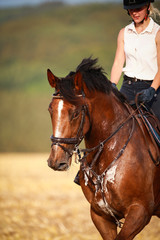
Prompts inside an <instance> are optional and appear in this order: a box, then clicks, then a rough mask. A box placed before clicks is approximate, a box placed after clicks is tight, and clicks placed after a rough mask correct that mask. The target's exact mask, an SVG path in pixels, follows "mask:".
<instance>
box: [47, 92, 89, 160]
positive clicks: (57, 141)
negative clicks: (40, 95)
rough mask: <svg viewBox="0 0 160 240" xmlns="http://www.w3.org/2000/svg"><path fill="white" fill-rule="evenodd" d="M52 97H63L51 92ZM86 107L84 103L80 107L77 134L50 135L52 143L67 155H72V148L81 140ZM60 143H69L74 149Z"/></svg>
mask: <svg viewBox="0 0 160 240" xmlns="http://www.w3.org/2000/svg"><path fill="white" fill-rule="evenodd" d="M78 97H82V95H78ZM53 98H55V99H63V96H61V95H59V93H55V94H53ZM87 110H88V108H87V106H86V105H82V108H81V113H82V116H81V122H80V125H79V128H78V131H77V135H76V137H75V138H60V137H54V136H53V135H51V137H50V139H51V141H52V145H51V147H52V146H53V145H57V146H59V147H61V148H62V149H63V151H64V152H66V153H68V155H69V157H71V156H72V155H73V152H74V150H76V149H77V146H79V144H80V143H81V141H82V140H83V137H84V136H83V126H84V122H85V115H86V113H87V112H88V111H87ZM62 144H69V145H75V146H74V150H73V151H70V150H69V149H67V148H66V147H64V146H63V145H62Z"/></svg>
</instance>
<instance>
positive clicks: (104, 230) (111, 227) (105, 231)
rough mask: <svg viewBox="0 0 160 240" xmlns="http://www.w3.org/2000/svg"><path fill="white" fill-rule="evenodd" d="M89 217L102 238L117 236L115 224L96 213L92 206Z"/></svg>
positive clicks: (107, 238)
mask: <svg viewBox="0 0 160 240" xmlns="http://www.w3.org/2000/svg"><path fill="white" fill-rule="evenodd" d="M91 217H92V221H93V223H94V224H95V226H96V228H97V230H98V231H99V233H100V234H101V236H102V238H103V240H115V239H116V236H117V226H116V224H115V223H114V222H112V221H110V220H107V219H106V218H103V217H102V216H100V215H98V214H97V213H96V212H95V211H94V210H93V209H92V208H91Z"/></svg>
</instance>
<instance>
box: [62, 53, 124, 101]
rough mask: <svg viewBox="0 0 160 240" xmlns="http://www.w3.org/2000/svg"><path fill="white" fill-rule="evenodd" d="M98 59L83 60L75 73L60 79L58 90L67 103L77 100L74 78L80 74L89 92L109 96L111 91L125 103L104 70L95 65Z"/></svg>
mask: <svg viewBox="0 0 160 240" xmlns="http://www.w3.org/2000/svg"><path fill="white" fill-rule="evenodd" d="M97 62H98V59H97V58H96V59H92V58H91V57H89V58H85V59H83V60H82V62H81V63H80V64H79V65H78V66H77V68H76V72H70V73H69V74H68V75H67V76H66V77H65V78H61V80H60V81H59V83H58V88H59V90H60V93H61V95H62V96H63V97H64V98H65V99H66V100H67V101H69V102H72V103H75V104H76V102H77V100H78V98H77V95H76V93H75V89H74V77H75V74H76V73H77V72H80V73H81V75H82V79H83V81H84V83H85V85H86V87H87V88H88V90H89V91H97V92H102V93H106V94H110V93H111V91H113V92H114V94H115V95H116V96H117V97H118V98H119V99H120V101H121V102H124V101H126V99H125V97H124V96H123V95H122V94H121V93H120V92H119V91H118V90H117V89H116V88H114V87H112V84H111V82H110V81H109V80H108V78H107V77H106V76H105V72H104V69H103V68H102V67H100V66H98V65H97Z"/></svg>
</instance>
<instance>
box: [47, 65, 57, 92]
mask: <svg viewBox="0 0 160 240" xmlns="http://www.w3.org/2000/svg"><path fill="white" fill-rule="evenodd" d="M47 77H48V82H49V84H50V85H51V87H52V88H56V85H57V81H58V78H57V77H56V76H55V75H54V74H53V73H52V72H51V71H50V70H49V69H47Z"/></svg>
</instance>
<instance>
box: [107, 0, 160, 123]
mask: <svg viewBox="0 0 160 240" xmlns="http://www.w3.org/2000/svg"><path fill="white" fill-rule="evenodd" d="M151 2H154V0H124V1H123V5H124V9H126V10H127V12H128V14H129V15H130V17H131V18H132V23H131V24H129V25H127V26H126V27H125V28H123V29H121V30H120V32H119V35H118V39H117V50H116V55H115V60H114V63H113V66H112V71H111V82H112V84H113V85H114V86H116V84H117V83H118V82H119V79H120V76H121V73H122V71H123V72H124V79H123V84H122V87H121V89H120V91H121V92H122V93H123V94H124V95H125V96H126V97H127V99H128V100H129V101H135V96H136V95H137V93H139V92H141V94H140V95H139V97H138V100H139V102H143V103H145V105H146V106H147V107H148V108H149V109H152V111H153V112H154V113H155V115H156V116H157V117H158V118H159V120H160V26H159V25H158V24H157V23H156V22H155V20H153V18H151V16H153V15H155V14H156V15H157V16H160V13H159V11H158V9H155V8H153V6H152V4H151ZM125 62H126V63H125ZM124 63H125V67H124ZM123 67H124V68H123Z"/></svg>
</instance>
